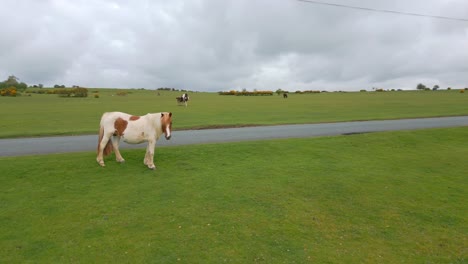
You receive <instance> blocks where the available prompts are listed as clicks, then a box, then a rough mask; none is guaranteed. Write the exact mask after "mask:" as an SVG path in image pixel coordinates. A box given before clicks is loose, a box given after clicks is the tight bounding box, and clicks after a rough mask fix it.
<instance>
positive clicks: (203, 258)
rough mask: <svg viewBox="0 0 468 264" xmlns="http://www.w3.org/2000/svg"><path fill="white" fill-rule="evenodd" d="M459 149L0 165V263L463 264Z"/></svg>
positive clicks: (458, 141) (428, 141) (272, 151)
mask: <svg viewBox="0 0 468 264" xmlns="http://www.w3.org/2000/svg"><path fill="white" fill-rule="evenodd" d="M204 96H205V95H204ZM327 96H328V95H327ZM333 96H335V95H333ZM336 96H337V98H341V97H340V95H336ZM352 96H357V95H352ZM366 96H373V95H366ZM376 96H380V95H376ZM384 96H391V95H384ZM194 97H195V98H196V96H194ZM207 97H209V95H207ZM213 98H218V97H213ZM308 98H309V99H310V100H315V97H308ZM317 98H319V97H317ZM325 98H328V97H325ZM331 98H334V97H331ZM344 98H350V97H349V95H345V96H344V97H343V100H344ZM448 98H450V97H448ZM128 99H130V97H129V98H128ZM275 99H276V98H269V100H275ZM291 99H293V98H292V97H291ZM21 100H23V99H22V98H21ZM119 100H120V99H119ZM223 100H227V101H229V100H239V101H237V102H245V101H244V100H254V99H250V98H228V99H223ZM255 100H259V99H255ZM261 100H267V99H266V98H265V99H263V98H261V99H260V101H261ZM296 100H298V101H296V103H297V102H299V100H302V99H296ZM194 101H195V100H194ZM291 101H293V100H291ZM319 101H320V100H318V99H317V102H319ZM333 101H335V102H336V101H337V99H336V98H335V99H333ZM261 102H263V103H264V101H261ZM304 102H306V101H304ZM93 103H94V102H93ZM281 103H283V102H282V101H281ZM196 104H197V103H195V102H194V103H193V109H190V111H196V110H194V109H197V107H198V106H196ZM264 104H266V103H264ZM308 104H309V103H308ZM310 105H311V106H312V105H313V104H310ZM134 107H135V108H136V107H138V106H134ZM200 107H202V106H200ZM206 107H207V106H203V108H204V109H206ZM356 107H357V105H356ZM384 108H385V107H384ZM141 109H143V107H142V108H140V110H141ZM176 109H177V108H176ZM129 110H132V109H129ZM134 110H136V112H138V110H137V109H134ZM427 110H428V111H430V110H431V109H430V107H428V109H427ZM177 111H180V113H182V112H183V111H185V109H182V108H181V109H177ZM181 115H182V114H181ZM374 117H376V116H374ZM467 138H468V129H467V127H461V128H450V129H431V130H420V131H404V132H387V133H373V134H361V135H352V136H339V137H324V138H310V139H288V140H274V141H258V142H244V143H229V144H212V145H192V146H183V147H165V148H158V149H157V151H156V162H157V163H156V164H157V165H158V169H157V170H156V171H151V170H148V169H146V167H145V166H144V165H143V163H142V161H143V155H144V150H143V149H141V150H125V151H124V153H123V155H124V157H125V158H126V160H127V162H126V163H125V164H117V163H115V162H114V161H113V156H110V157H109V158H108V159H107V167H106V168H100V167H99V166H98V164H97V163H96V162H95V154H94V153H88V152H87V153H75V154H64V155H46V156H30V157H21V158H0V168H1V169H2V173H1V176H0V210H1V214H0V262H2V263H20V262H36V263H37V262H42V263H67V262H71V263H74V262H79V263H177V262H180V263H223V262H231V263H255V262H264V263H308V262H311V263H466V261H467V257H468V252H467V248H468V240H467V239H468V225H467V221H468V196H467V195H466V190H467V189H468V178H467V177H466V175H467V174H466V173H467V171H468V162H467V160H466V157H467V156H468V141H467V140H466V139H467ZM142 148H143V146H142Z"/></svg>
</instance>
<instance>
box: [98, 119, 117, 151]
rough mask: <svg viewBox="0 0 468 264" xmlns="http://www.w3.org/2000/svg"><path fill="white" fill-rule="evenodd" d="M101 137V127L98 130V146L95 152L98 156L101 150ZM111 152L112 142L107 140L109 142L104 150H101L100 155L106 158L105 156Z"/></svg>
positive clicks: (102, 131)
mask: <svg viewBox="0 0 468 264" xmlns="http://www.w3.org/2000/svg"><path fill="white" fill-rule="evenodd" d="M103 137H104V127H102V126H101V127H100V129H99V139H98V144H97V152H98V154H99V151H100V150H101V141H102V138H103ZM113 150H114V149H113V147H112V142H111V140H110V139H109V140H108V141H107V144H106V146H105V147H104V149H103V151H102V154H103V155H104V156H107V155H109V154H111V153H112V151H113Z"/></svg>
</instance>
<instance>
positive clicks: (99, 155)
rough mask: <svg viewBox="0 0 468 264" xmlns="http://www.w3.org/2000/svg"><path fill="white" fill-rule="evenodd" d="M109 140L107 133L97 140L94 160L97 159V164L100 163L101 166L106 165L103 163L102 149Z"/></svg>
mask: <svg viewBox="0 0 468 264" xmlns="http://www.w3.org/2000/svg"><path fill="white" fill-rule="evenodd" d="M109 140H110V136H109V135H104V136H103V137H102V139H101V141H100V142H99V147H98V153H97V157H96V161H97V163H99V165H101V167H105V166H106V164H105V163H104V149H105V148H106V146H107V143H109Z"/></svg>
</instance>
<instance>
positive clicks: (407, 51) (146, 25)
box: [0, 0, 468, 91]
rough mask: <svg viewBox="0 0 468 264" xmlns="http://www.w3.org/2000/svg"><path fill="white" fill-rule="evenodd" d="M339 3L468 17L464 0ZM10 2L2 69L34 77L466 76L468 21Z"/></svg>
mask: <svg viewBox="0 0 468 264" xmlns="http://www.w3.org/2000/svg"><path fill="white" fill-rule="evenodd" d="M334 2H336V3H338V2H339V3H342V4H348V5H357V6H365V7H371V8H377V9H390V10H402V9H403V10H404V11H407V12H414V13H425V14H433V15H445V16H455V17H462V18H467V17H468V3H467V2H466V1H463V0H454V1H450V2H447V1H435V0H432V1H422V0H418V1H411V2H408V1H403V0H398V1H391V2H389V1H386V2H375V1H370V0H353V1H342V0H340V1H334ZM3 5H4V6H5V7H6V8H7V10H17V12H18V13H21V16H18V15H16V14H15V13H14V12H7V13H6V14H5V16H6V17H4V21H11V23H9V24H8V27H0V36H1V38H2V39H1V40H2V41H0V74H1V75H3V76H4V77H3V78H6V77H7V75H10V74H15V75H16V76H18V77H20V78H21V80H22V81H25V82H27V83H30V84H34V83H43V84H45V85H54V84H56V83H60V84H62V83H64V84H67V85H73V84H78V85H82V86H88V87H119V88H125V87H135V88H139V87H145V88H157V87H178V88H182V89H191V90H199V91H219V90H229V89H236V88H248V89H270V90H271V89H277V88H284V89H291V90H297V89H314V90H315V89H317V90H322V89H340V90H357V89H363V88H365V89H370V88H371V87H374V86H392V87H389V88H414V87H415V86H416V84H417V83H419V82H423V81H429V82H437V84H439V85H441V86H442V87H444V86H449V85H450V86H453V87H457V86H458V87H466V86H468V75H467V74H466V73H467V72H468V68H467V66H466V65H467V64H466V61H468V49H466V47H467V46H468V22H462V21H449V20H440V19H434V18H427V17H412V16H403V15H395V14H385V13H376V12H369V11H362V10H352V9H345V8H337V7H330V6H320V5H313V4H307V3H302V2H298V1H294V0H276V1H266V0H260V1H244V0H239V1H237V0H236V1H215V0H206V1H177V0H176V1H143V0H141V1H131V2H130V1H97V2H96V1H86V0H81V1H60V0H54V1H33V0H20V1H13V0H10V1H4V3H3ZM25 18H27V19H25ZM0 78H1V76H0ZM434 84H435V83H434ZM427 85H428V86H432V85H433V84H432V83H427Z"/></svg>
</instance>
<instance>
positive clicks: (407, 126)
mask: <svg viewBox="0 0 468 264" xmlns="http://www.w3.org/2000/svg"><path fill="white" fill-rule="evenodd" d="M456 126H468V116H459V117H442V118H422V119H402V120H383V121H361V122H340V123H325V124H306V125H281V126H261V127H245V128H227V129H206V130H184V131H174V132H173V133H172V139H171V140H169V141H166V140H165V139H164V137H161V138H160V140H159V141H158V143H157V145H158V146H177V145H190V144H203V143H220V142H236V141H248V140H262V139H278V138H300V137H317V136H331V135H343V134H354V133H368V132H378V131H392V130H412V129H424V128H436V127H456ZM96 146H97V135H87V136H66V137H45V138H18V139H0V157H2V156H22V155H38V154H51V153H66V152H80V151H94V150H95V149H96ZM145 147H146V145H145V144H139V145H130V144H126V143H123V142H122V143H121V148H142V149H143V148H145Z"/></svg>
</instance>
